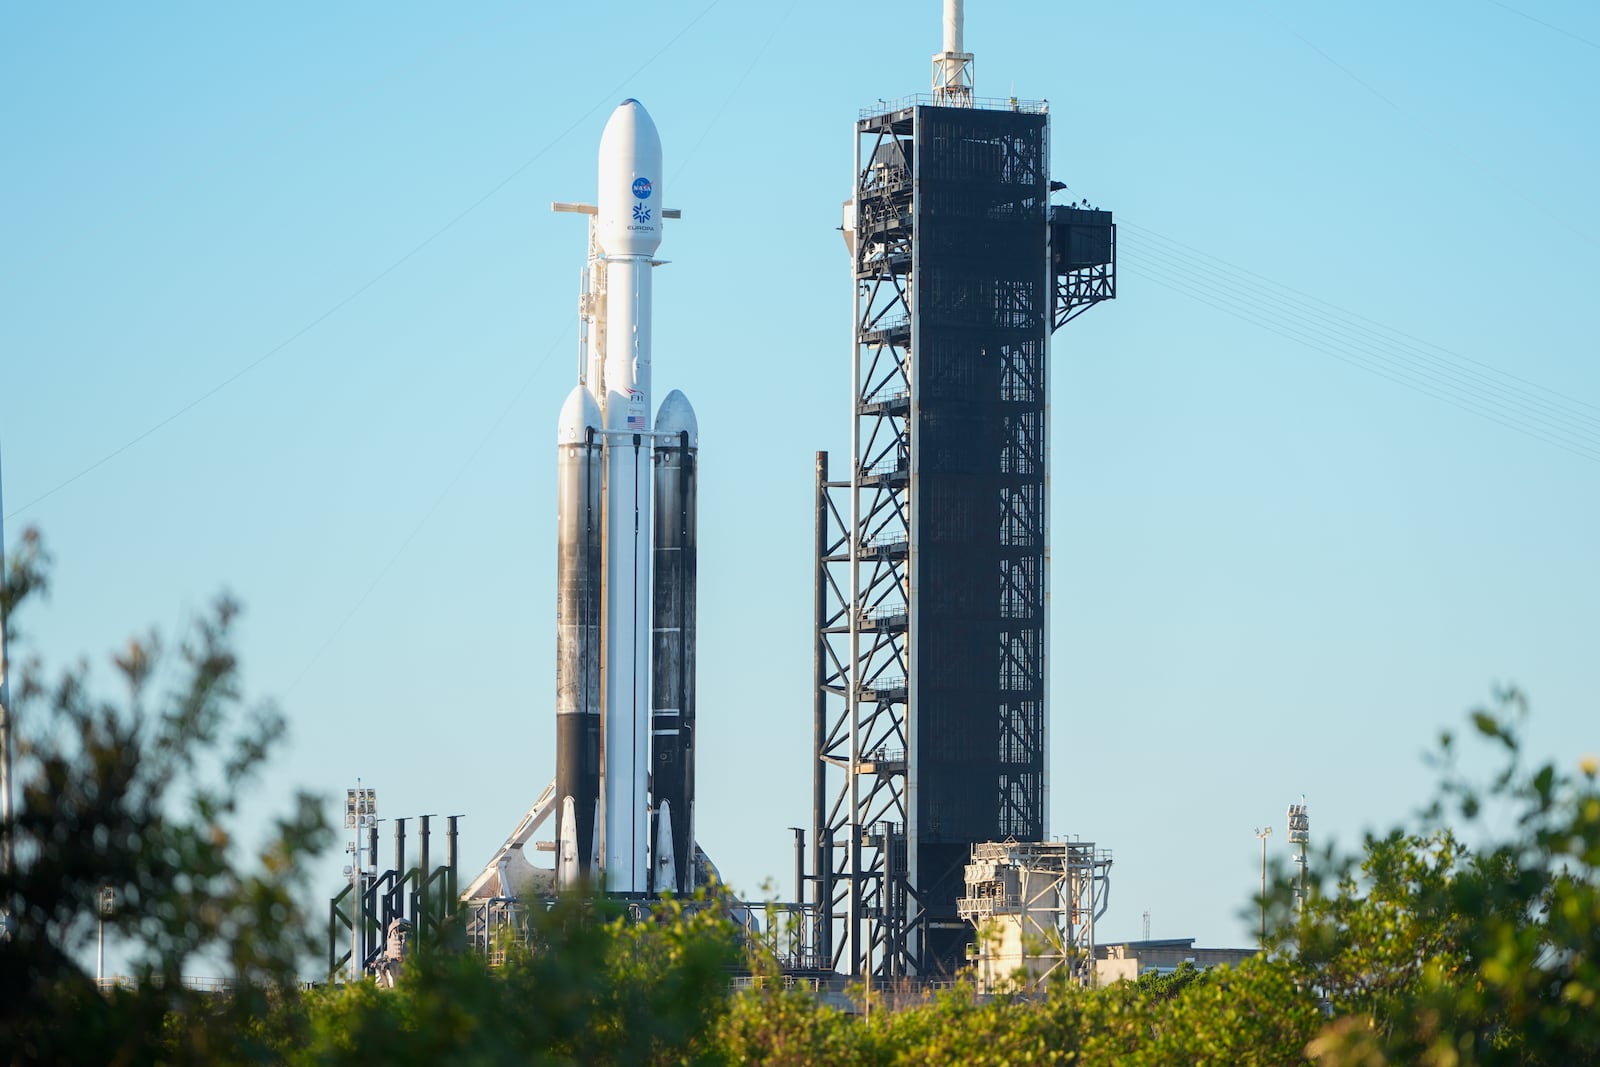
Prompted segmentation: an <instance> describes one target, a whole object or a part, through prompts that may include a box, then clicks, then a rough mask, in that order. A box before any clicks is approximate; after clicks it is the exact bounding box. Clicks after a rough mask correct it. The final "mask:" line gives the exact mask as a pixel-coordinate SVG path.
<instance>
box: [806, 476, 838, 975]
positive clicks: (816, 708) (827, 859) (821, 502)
mask: <svg viewBox="0 0 1600 1067" xmlns="http://www.w3.org/2000/svg"><path fill="white" fill-rule="evenodd" d="M816 508H817V513H816V560H817V569H816V573H815V574H814V575H813V579H812V580H813V586H812V593H813V600H812V613H813V619H814V620H815V630H814V634H815V638H816V643H815V644H814V645H813V646H812V660H811V677H812V682H813V686H812V690H813V692H812V697H813V705H812V717H811V736H812V748H811V752H812V759H811V844H812V848H814V849H815V854H814V856H813V857H812V861H811V870H812V872H813V873H814V874H815V876H816V881H815V883H814V884H813V885H812V887H811V899H812V901H813V902H814V903H815V904H816V905H817V916H818V932H817V936H818V944H817V950H818V952H819V953H820V954H821V956H822V958H823V959H825V960H831V959H833V936H832V934H833V923H832V921H831V919H830V917H829V916H828V911H829V909H830V908H831V906H832V903H833V893H832V879H831V878H830V877H829V873H830V871H831V870H832V867H833V860H832V857H831V856H830V855H829V854H828V852H827V851H826V850H825V849H824V847H823V846H824V842H825V833H824V830H825V821H826V818H827V806H826V795H827V790H828V776H827V764H826V763H825V762H824V760H823V756H824V753H826V751H827V747H828V694H827V689H826V686H827V680H828V673H829V671H828V637H827V628H828V621H829V620H828V562H827V561H828V454H827V453H826V452H818V453H817V497H816Z"/></svg>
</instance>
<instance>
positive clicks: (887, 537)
mask: <svg viewBox="0 0 1600 1067" xmlns="http://www.w3.org/2000/svg"><path fill="white" fill-rule="evenodd" d="M951 9H954V17H953V18H952V17H951ZM960 15H961V11H960V5H959V3H955V2H954V0H952V2H951V3H949V4H947V11H946V23H945V27H946V28H945V49H944V51H943V52H942V53H940V54H938V55H935V56H934V94H933V96H932V98H931V99H930V98H917V99H913V100H910V101H906V102H903V103H902V104H899V105H894V106H891V107H890V108H888V109H887V110H883V109H874V110H871V111H867V112H863V113H862V115H861V116H860V118H859V120H858V121H857V123H856V159H855V175H856V178H855V187H854V189H853V191H852V196H851V199H850V200H849V201H848V202H847V203H846V212H845V225H844V230H845V236H846V242H847V244H848V246H849V250H850V256H851V271H852V279H853V285H854V289H855V299H854V325H853V335H854V344H853V352H852V384H851V397H852V420H851V461H850V466H849V469H848V472H842V473H844V474H845V477H842V478H841V479H840V480H837V481H833V480H830V477H829V472H828V462H827V457H826V455H819V457H818V482H817V522H818V529H817V563H816V567H817V571H816V582H817V597H816V611H817V621H816V626H817V636H816V642H817V647H816V712H815V713H816V741H815V744H816V752H815V756H816V761H817V762H816V766H815V773H814V788H815V792H816V796H815V800H814V823H815V825H814V838H813V840H814V844H815V849H816V852H815V857H814V862H815V875H814V879H813V884H814V886H815V891H816V897H815V899H816V900H817V901H818V903H819V904H820V905H821V906H822V910H823V911H824V912H825V913H826V914H827V915H828V917H829V922H827V923H826V924H825V926H826V929H827V935H826V936H827V944H826V945H825V946H824V948H825V954H826V955H828V956H829V957H831V959H832V962H833V965H834V967H835V968H836V969H839V970H843V971H845V972H847V973H852V974H861V973H863V972H864V971H867V970H869V969H870V970H871V971H872V972H873V973H874V974H877V975H880V976H883V977H893V976H898V975H915V974H921V975H936V974H941V973H948V972H950V971H952V970H954V969H955V968H956V967H957V966H958V965H959V964H960V963H961V961H962V960H963V959H964V957H965V952H966V945H967V942H968V941H969V939H970V931H971V928H970V927H969V925H968V924H967V923H966V922H965V921H964V920H963V919H962V918H961V917H960V915H959V914H958V912H957V909H956V900H957V898H958V897H960V896H961V894H962V891H963V888H964V881H963V872H964V866H965V864H966V863H967V862H968V860H969V858H970V856H971V850H972V846H973V845H974V844H975V843H978V842H983V841H999V840H1004V839H1006V838H1012V839H1015V840H1017V841H1042V840H1044V839H1045V836H1046V834H1047V817H1046V813H1047V810H1048V777H1047V760H1046V749H1045V739H1046V720H1047V680H1046V672H1045V658H1046V648H1047V645H1048V621H1047V610H1046V609H1047V604H1048V600H1047V590H1048V586H1047V575H1046V561H1047V559H1048V540H1047V530H1048V524H1047V497H1046V492H1047V486H1048V478H1047V456H1048V453H1047V428H1048V406H1047V396H1048V392H1047V370H1048V355H1049V343H1050V336H1051V333H1052V332H1053V331H1054V329H1055V328H1056V327H1058V326H1060V325H1061V324H1063V323H1064V322H1065V321H1067V320H1068V319H1069V318H1071V317H1072V316H1073V315H1075V314H1076V313H1078V312H1079V311H1081V310H1083V309H1085V308H1086V307H1088V306H1090V305H1091V304H1093V303H1096V302H1098V301H1100V300H1104V299H1108V298H1110V297H1112V296H1114V295H1115V288H1114V275H1113V253H1112V246H1113V243H1114V230H1113V227H1112V222H1111V216H1110V213H1109V212H1100V211H1084V210H1077V209H1070V208H1064V207H1052V206H1051V205H1050V203H1049V198H1050V192H1051V188H1052V183H1051V182H1050V178H1049V144H1050V141H1049V116H1048V113H1047V107H1046V105H1045V104H1043V103H1031V102H1024V101H1018V100H1005V101H984V100H980V99H978V98H976V97H974V96H973V95H972V85H971V72H972V56H971V54H970V53H967V52H964V51H963V50H962V48H963V44H962V33H961V24H960Z"/></svg>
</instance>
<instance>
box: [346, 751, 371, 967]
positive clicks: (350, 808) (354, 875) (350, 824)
mask: <svg viewBox="0 0 1600 1067" xmlns="http://www.w3.org/2000/svg"><path fill="white" fill-rule="evenodd" d="M377 819H378V794H377V791H376V790H373V789H363V788H361V779H359V778H357V779H356V788H354V789H346V790H345V791H344V825H345V827H346V828H347V829H350V830H354V831H355V834H354V840H352V841H351V842H350V844H349V845H347V846H346V847H345V851H346V852H349V853H350V854H351V856H352V857H353V859H352V861H351V864H350V981H352V982H358V981H360V980H361V927H362V926H363V925H364V920H365V918H366V916H365V915H363V914H362V908H361V903H362V901H361V831H362V830H364V829H366V828H367V827H369V826H372V825H373V824H374V823H376V822H377Z"/></svg>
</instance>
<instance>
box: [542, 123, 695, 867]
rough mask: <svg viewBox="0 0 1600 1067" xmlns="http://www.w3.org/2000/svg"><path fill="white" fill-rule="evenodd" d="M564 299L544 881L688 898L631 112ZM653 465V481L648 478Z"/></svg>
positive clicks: (681, 406)
mask: <svg viewBox="0 0 1600 1067" xmlns="http://www.w3.org/2000/svg"><path fill="white" fill-rule="evenodd" d="M555 207H556V209H557V210H567V211H576V212H580V213H583V214H587V215H589V216H590V225H589V262H588V267H587V269H586V270H585V272H584V287H583V294H582V299H581V303H580V314H581V316H582V319H583V331H582V336H583V337H584V339H585V346H586V351H585V354H584V355H585V358H584V360H583V362H582V364H581V367H582V369H581V370H580V374H579V378H580V380H579V384H578V386H577V387H576V388H575V389H574V390H573V391H572V394H571V395H570V396H569V397H568V398H567V401H566V404H565V405H564V406H563V408H562V411H561V419H560V424H559V427H558V432H557V457H558V458H557V462H558V475H559V476H558V506H557V522H558V524H559V531H558V542H559V550H558V558H557V580H556V587H557V594H556V616H557V619H556V796H557V798H558V803H557V809H556V823H557V825H556V839H557V848H558V850H559V851H558V861H557V877H558V882H559V884H560V885H561V886H562V887H563V888H565V887H568V886H573V885H576V884H579V883H580V882H591V883H594V884H596V885H598V886H600V887H602V888H604V889H605V890H606V891H608V892H612V893H618V894H627V895H643V894H650V893H660V892H662V891H665V890H672V891H675V892H679V893H682V892H687V891H689V890H691V889H693V887H694V871H695V864H694V646H695V635H694V630H695V619H694V612H695V516H694V506H695V466H696V456H697V453H698V448H699V440H698V427H697V425H696V422H695V417H694V409H693V408H692V407H690V405H689V401H688V400H687V399H686V398H685V397H684V396H683V394H682V393H679V392H677V391H673V392H672V393H671V394H669V395H668V396H667V398H666V400H665V401H664V402H663V403H662V405H661V409H660V411H659V412H658V414H657V418H656V421H655V424H654V429H653V430H652V427H651V422H650V418H649V416H650V372H651V358H650V357H651V350H650V346H651V336H650V320H651V272H652V270H653V269H654V268H655V267H656V266H657V265H658V263H657V261H656V260H655V259H654V258H653V257H654V253H655V251H656V249H657V248H659V247H660V245H661V224H662V219H663V217H674V216H676V214H677V213H676V212H669V211H664V210H663V209H662V208H661V139H660V136H659V135H658V134H657V133H656V128H655V123H653V122H652V121H651V120H650V116H649V114H648V113H647V112H646V111H645V109H644V107H643V106H641V105H640V104H639V102H638V101H637V100H624V101H623V102H622V104H621V105H620V106H618V108H617V109H616V110H615V111H614V112H612V115H611V118H610V120H609V121H607V123H606V128H605V132H604V134H603V135H602V136H601V139H600V196H599V205H598V207H590V206H588V205H574V204H557V205H555ZM652 468H653V470H652Z"/></svg>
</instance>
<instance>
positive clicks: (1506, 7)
mask: <svg viewBox="0 0 1600 1067" xmlns="http://www.w3.org/2000/svg"><path fill="white" fill-rule="evenodd" d="M1489 3H1491V4H1493V5H1494V6H1495V7H1498V8H1501V9H1502V10H1505V11H1509V12H1511V13H1512V14H1513V15H1521V16H1522V17H1523V18H1525V19H1527V20H1528V21H1529V22H1535V23H1538V24H1539V25H1540V26H1543V27H1544V28H1545V29H1547V30H1554V31H1555V32H1556V33H1559V34H1561V35H1562V36H1563V37H1571V38H1572V39H1573V40H1574V41H1577V42H1578V43H1579V44H1586V45H1588V46H1589V47H1590V48H1594V49H1600V44H1596V43H1594V42H1593V41H1591V40H1589V38H1587V37H1579V36H1578V35H1577V34H1575V33H1573V32H1572V31H1571V30H1565V29H1562V28H1561V27H1560V26H1557V25H1556V24H1555V23H1553V22H1546V21H1545V20H1544V19H1541V18H1537V17H1535V16H1533V15H1530V14H1528V13H1527V12H1526V11H1519V10H1517V9H1516V8H1514V7H1512V6H1511V5H1510V4H1503V3H1501V2H1500V0H1489Z"/></svg>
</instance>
